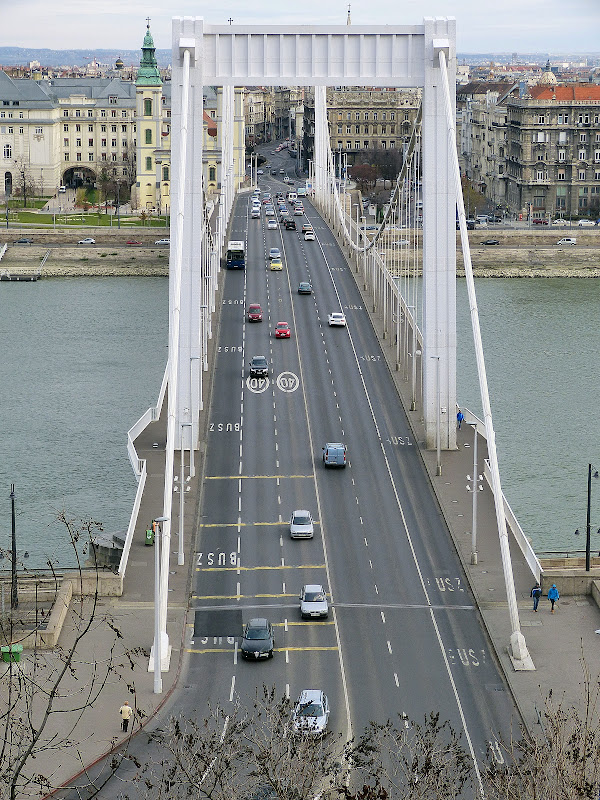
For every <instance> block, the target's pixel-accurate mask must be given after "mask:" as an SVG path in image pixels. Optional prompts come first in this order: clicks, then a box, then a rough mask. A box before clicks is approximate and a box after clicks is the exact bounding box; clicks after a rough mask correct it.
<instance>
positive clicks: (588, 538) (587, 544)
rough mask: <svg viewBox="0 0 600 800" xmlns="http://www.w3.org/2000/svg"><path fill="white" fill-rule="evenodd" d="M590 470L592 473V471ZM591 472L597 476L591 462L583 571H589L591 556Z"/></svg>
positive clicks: (589, 466) (596, 471) (589, 465)
mask: <svg viewBox="0 0 600 800" xmlns="http://www.w3.org/2000/svg"><path fill="white" fill-rule="evenodd" d="M592 470H594V471H593V473H592ZM592 474H593V476H594V478H597V477H598V470H597V469H594V467H593V465H592V464H588V481H587V522H586V527H585V571H586V572H589V571H590V564H591V557H590V550H591V538H592V537H591V507H592Z"/></svg>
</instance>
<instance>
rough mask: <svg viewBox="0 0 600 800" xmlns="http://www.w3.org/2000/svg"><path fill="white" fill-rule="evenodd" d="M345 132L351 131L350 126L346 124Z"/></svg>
mask: <svg viewBox="0 0 600 800" xmlns="http://www.w3.org/2000/svg"><path fill="white" fill-rule="evenodd" d="M346 133H352V126H351V125H346Z"/></svg>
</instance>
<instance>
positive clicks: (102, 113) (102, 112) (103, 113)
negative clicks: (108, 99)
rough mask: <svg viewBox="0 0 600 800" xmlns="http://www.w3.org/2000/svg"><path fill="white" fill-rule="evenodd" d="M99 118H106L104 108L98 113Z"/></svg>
mask: <svg viewBox="0 0 600 800" xmlns="http://www.w3.org/2000/svg"><path fill="white" fill-rule="evenodd" d="M100 116H101V117H105V116H106V109H105V108H103V109H102V110H101V111H100Z"/></svg>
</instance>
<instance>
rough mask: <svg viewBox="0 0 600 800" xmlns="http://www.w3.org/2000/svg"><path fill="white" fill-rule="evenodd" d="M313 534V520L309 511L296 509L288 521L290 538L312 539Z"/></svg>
mask: <svg viewBox="0 0 600 800" xmlns="http://www.w3.org/2000/svg"><path fill="white" fill-rule="evenodd" d="M313 534H314V529H313V518H312V515H311V513H310V511H305V510H304V509H297V510H296V511H294V513H293V514H292V517H291V519H290V536H291V537H292V539H312V537H313Z"/></svg>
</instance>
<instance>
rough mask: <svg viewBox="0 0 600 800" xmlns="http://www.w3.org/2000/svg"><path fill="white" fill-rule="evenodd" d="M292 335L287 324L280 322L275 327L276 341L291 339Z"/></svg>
mask: <svg viewBox="0 0 600 800" xmlns="http://www.w3.org/2000/svg"><path fill="white" fill-rule="evenodd" d="M291 335H292V332H291V330H290V326H289V325H288V323H287V322H278V323H277V325H276V326H275V338H276V339H289V338H290V336H291Z"/></svg>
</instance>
